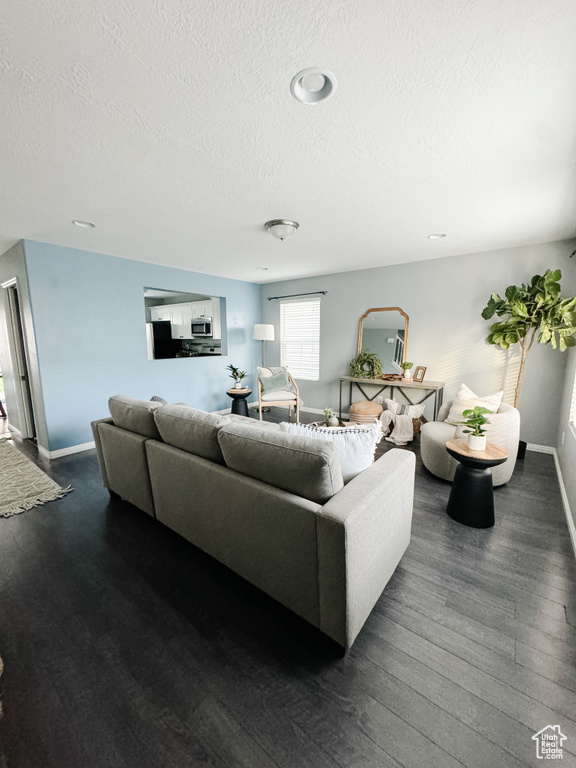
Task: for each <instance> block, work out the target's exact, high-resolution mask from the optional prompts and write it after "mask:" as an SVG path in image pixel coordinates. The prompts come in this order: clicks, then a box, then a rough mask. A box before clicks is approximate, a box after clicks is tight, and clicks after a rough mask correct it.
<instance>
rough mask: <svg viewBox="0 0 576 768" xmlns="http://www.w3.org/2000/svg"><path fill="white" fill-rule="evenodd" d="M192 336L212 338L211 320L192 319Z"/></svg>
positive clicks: (209, 318)
mask: <svg viewBox="0 0 576 768" xmlns="http://www.w3.org/2000/svg"><path fill="white" fill-rule="evenodd" d="M192 336H212V318H211V317H198V318H194V320H192Z"/></svg>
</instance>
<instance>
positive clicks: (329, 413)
mask: <svg viewBox="0 0 576 768" xmlns="http://www.w3.org/2000/svg"><path fill="white" fill-rule="evenodd" d="M324 419H325V421H326V426H327V427H337V426H338V424H339V422H338V417H337V416H336V415H335V414H334V410H333V409H332V408H324Z"/></svg>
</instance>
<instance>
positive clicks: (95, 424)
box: [91, 417, 114, 490]
mask: <svg viewBox="0 0 576 768" xmlns="http://www.w3.org/2000/svg"><path fill="white" fill-rule="evenodd" d="M98 424H114V420H113V419H111V418H110V417H108V418H107V419H97V420H96V421H93V422H92V423H91V426H92V434H93V435H94V442H95V443H96V455H97V456H98V464H100V472H101V473H102V482H103V483H104V487H105V488H107V489H108V490H110V484H109V483H108V473H107V472H106V464H105V463H104V454H103V453H102V440H101V438H100V432H99V431H98Z"/></svg>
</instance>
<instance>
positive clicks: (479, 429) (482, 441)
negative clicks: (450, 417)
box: [456, 405, 494, 451]
mask: <svg viewBox="0 0 576 768" xmlns="http://www.w3.org/2000/svg"><path fill="white" fill-rule="evenodd" d="M487 413H494V411H490V410H488V408H483V407H482V406H481V405H477V406H475V407H474V408H473V409H468V410H466V411H462V416H464V418H465V419H466V421H458V422H456V423H457V424H463V425H464V426H465V427H468V429H463V430H462V431H463V432H466V433H467V434H468V448H469V449H470V450H471V451H485V450H486V430H485V429H483V427H484V426H485V425H486V424H490V420H489V419H487V418H486V414H487Z"/></svg>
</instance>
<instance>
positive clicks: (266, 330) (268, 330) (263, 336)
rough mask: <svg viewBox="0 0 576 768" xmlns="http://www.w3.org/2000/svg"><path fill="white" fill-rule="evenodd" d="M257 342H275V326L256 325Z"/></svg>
mask: <svg viewBox="0 0 576 768" xmlns="http://www.w3.org/2000/svg"><path fill="white" fill-rule="evenodd" d="M254 340H255V341H274V326H273V325H267V324H264V323H256V325H255V326H254Z"/></svg>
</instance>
